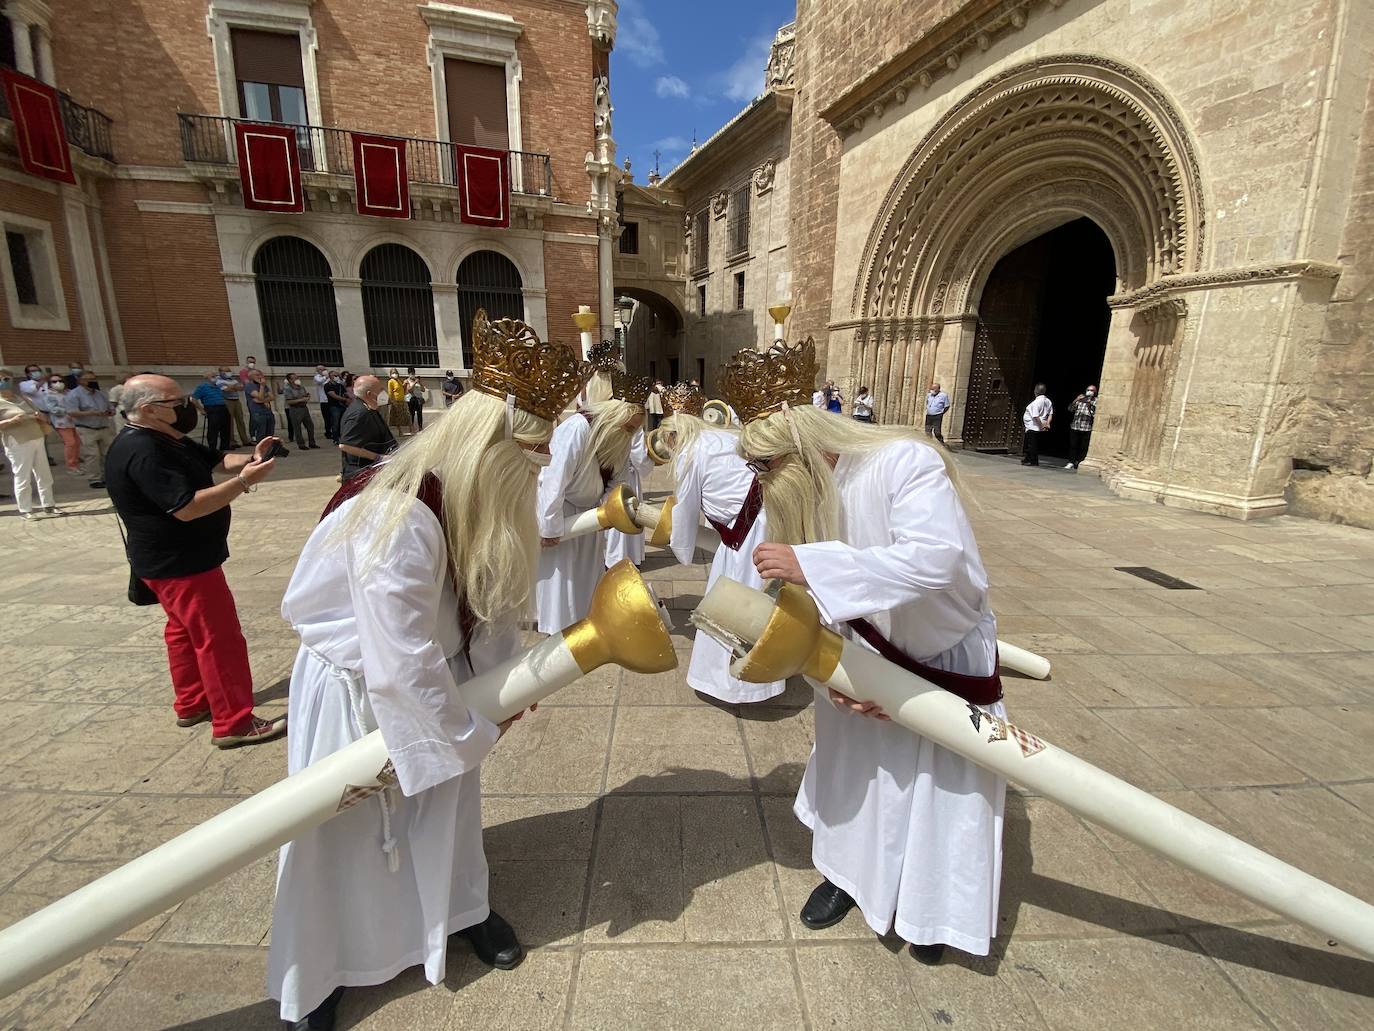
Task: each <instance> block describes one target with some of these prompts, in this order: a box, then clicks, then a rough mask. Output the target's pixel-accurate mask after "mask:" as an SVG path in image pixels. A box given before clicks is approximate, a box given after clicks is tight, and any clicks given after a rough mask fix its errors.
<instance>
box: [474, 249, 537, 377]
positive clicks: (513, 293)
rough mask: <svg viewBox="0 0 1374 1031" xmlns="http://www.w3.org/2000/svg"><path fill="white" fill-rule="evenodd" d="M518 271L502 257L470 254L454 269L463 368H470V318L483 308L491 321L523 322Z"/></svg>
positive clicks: (491, 252) (491, 254) (492, 253)
mask: <svg viewBox="0 0 1374 1031" xmlns="http://www.w3.org/2000/svg"><path fill="white" fill-rule="evenodd" d="M521 285H522V284H521V282H520V270H519V269H518V268H516V267H515V265H514V263H513V262H512V261H511V260H510V259H509V258H507V257H506V256H505V255H504V254H497V253H496V252H495V251H474V252H473V253H471V254H469V255H468V256H467V257H466V258H464V259H463V261H462V264H460V265H459V266H458V321H459V323H460V324H461V325H462V327H463V368H465V369H470V368H472V317H473V316H474V315H476V314H477V309H478V308H485V309H486V310H487V316H488V317H489V318H492V319H523V318H524V317H525V295H524V294H523V293H522V292H521V289H520V288H521Z"/></svg>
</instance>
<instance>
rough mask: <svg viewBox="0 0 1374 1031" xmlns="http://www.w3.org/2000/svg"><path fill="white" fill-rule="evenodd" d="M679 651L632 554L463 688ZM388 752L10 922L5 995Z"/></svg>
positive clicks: (510, 693) (297, 786) (270, 792)
mask: <svg viewBox="0 0 1374 1031" xmlns="http://www.w3.org/2000/svg"><path fill="white" fill-rule="evenodd" d="M676 661H677V660H676V656H675V654H674V652H673V645H672V640H671V639H670V638H669V636H668V629H667V627H666V626H665V625H664V624H663V622H662V620H661V618H660V616H659V612H658V606H657V602H656V601H654V600H653V596H652V594H651V593H650V592H649V590H648V588H647V587H646V586H645V585H644V582H643V581H642V580H640V578H639V575H638V573H637V572H636V571H635V570H634V567H633V566H632V565H631V564H630V563H629V562H621V563H618V564H617V565H616V566H615V567H614V568H612V569H611V570H610V571H608V572H607V573H606V575H605V576H604V577H602V580H601V582H600V583H599V584H598V585H597V593H596V597H595V598H594V600H593V602H592V614H591V615H590V616H589V617H588V618H587V619H585V620H582V621H580V622H578V623H576V624H574V625H573V626H571V627H569V628H568V629H566V630H564V631H563V632H562V633H561V634H559V635H556V636H553V637H547V638H545V639H544V640H542V641H540V642H539V643H538V644H536V645H535V646H534V647H533V648H531V649H529V651H527V652H525V653H524V654H522V655H518V656H516V657H515V658H512V659H510V660H509V661H508V662H506V663H504V664H503V665H501V666H498V667H497V668H496V669H493V670H490V671H488V672H486V673H483V674H482V675H481V676H478V677H475V678H473V679H472V680H469V681H468V682H467V683H465V684H463V685H462V686H461V687H460V688H459V689H458V690H459V693H460V694H461V695H462V696H463V701H464V702H465V703H466V704H467V706H468V708H470V709H472V710H473V711H474V712H477V713H480V714H481V715H482V716H485V717H486V718H487V719H489V720H491V721H492V722H493V723H501V722H504V721H505V720H508V719H510V718H511V717H512V716H514V715H515V714H516V713H519V712H522V711H524V710H525V709H527V708H529V707H530V706H531V705H533V704H534V703H535V702H538V701H540V700H541V699H544V698H547V697H548V696H549V695H551V694H553V693H554V692H555V691H557V690H558V689H559V688H561V687H565V686H567V685H568V684H570V683H572V682H573V681H575V680H577V679H578V678H579V677H581V676H582V675H583V674H584V673H589V672H591V671H592V670H593V669H595V668H596V667H597V666H600V665H603V664H604V663H606V662H617V663H619V664H620V665H623V666H625V667H626V668H631V669H635V668H637V669H638V671H639V672H646V673H658V672H663V671H664V670H669V669H672V668H673V667H674V666H675V665H676ZM386 762H387V750H386V743H385V742H384V741H383V740H382V735H381V732H380V731H373V732H372V733H371V734H368V735H367V736H366V737H364V738H362V739H361V740H359V741H355V742H353V744H351V745H348V746H347V747H346V748H341V749H339V751H337V752H335V753H333V754H332V755H329V756H326V757H325V758H323V759H321V760H319V761H318V762H315V763H312V764H311V765H310V766H308V767H306V768H305V769H304V770H301V771H300V772H299V773H295V774H293V775H292V776H290V777H287V778H286V779H285V780H281V781H278V782H277V783H276V784H273V785H272V786H271V787H269V788H267V789H266V790H264V791H260V792H258V793H257V794H256V795H254V796H252V797H251V798H248V799H245V800H244V801H242V802H240V803H239V804H238V805H235V806H233V807H232V808H230V809H228V810H226V811H225V812H223V813H220V814H219V815H218V816H215V817H212V818H211V819H209V820H207V821H206V822H204V823H202V824H200V825H198V826H196V827H193V828H192V829H191V830H189V831H187V832H185V833H184V834H180V835H178V836H177V837H175V838H173V839H172V840H171V841H169V842H167V843H166V844H164V845H160V846H159V847H157V848H155V849H153V850H152V851H151V852H148V853H146V854H145V855H142V856H140V857H139V858H137V859H135V860H133V861H132V862H130V863H126V864H125V865H124V866H121V867H119V868H118V869H116V870H114V871H112V872H110V873H108V874H106V875H105V876H104V877H101V878H99V879H98V880H95V881H92V882H91V883H90V884H87V885H86V886H85V887H83V888H79V889H77V890H76V891H74V892H73V893H72V894H70V895H67V896H66V897H64V898H61V899H59V900H58V901H56V902H54V903H53V904H52V905H50V906H47V907H46V908H44V909H40V910H39V911H38V912H37V913H34V914H33V915H32V916H28V917H25V918H24V919H23V920H20V921H19V922H18V923H16V924H13V925H11V926H10V927H7V928H5V930H3V931H0V997H3V996H5V995H8V994H9V993H11V992H13V991H16V990H17V989H19V988H21V987H23V986H24V985H26V984H28V983H29V982H31V981H34V980H37V979H38V978H40V977H42V976H43V975H44V974H47V973H49V972H51V971H53V970H56V969H57V968H58V967H60V966H62V965H63V964H65V963H69V962H70V961H72V960H74V959H76V958H77V957H79V956H81V955H83V954H84V953H86V952H89V951H90V950H91V949H93V948H96V947H98V946H100V945H102V944H104V943H105V942H107V941H109V940H110V939H111V938H114V937H115V936H116V935H118V934H119V933H120V932H122V931H125V930H128V929H129V928H130V927H134V926H137V925H138V924H140V923H142V922H143V921H144V920H147V919H148V918H149V917H152V916H156V915H157V914H158V913H161V912H162V911H164V910H165V909H167V908H168V907H170V906H173V905H175V904H176V903H178V902H181V901H182V900H184V899H186V898H188V897H189V896H191V895H193V894H194V893H195V892H197V891H199V890H200V889H201V888H204V887H206V886H207V885H210V884H213V883H214V882H216V881H218V880H220V879H222V878H224V877H226V876H228V875H229V874H231V873H233V872H234V871H235V870H237V869H239V868H240V867H243V866H246V865H248V864H249V863H251V862H253V861H254V860H255V859H260V858H261V857H262V856H265V855H267V854H268V853H269V852H271V851H272V850H273V849H274V848H277V847H278V846H280V845H282V844H283V843H284V842H287V841H290V840H291V839H292V838H295V837H297V836H299V835H300V834H302V833H304V832H305V831H307V830H309V829H311V828H312V827H317V826H319V825H320V824H322V823H324V822H325V821H326V820H329V819H330V818H332V817H334V816H337V815H338V814H339V813H341V812H343V811H344V809H346V808H348V807H349V805H350V804H352V803H350V802H349V800H348V797H346V796H347V795H348V794H349V793H350V792H355V793H357V789H362V791H363V792H365V791H366V790H367V789H368V788H373V789H377V790H380V788H381V782H380V781H379V776H381V775H382V774H383V767H384V766H385V765H386ZM374 793H375V791H374ZM362 797H367V796H366V795H365V794H362V796H361V797H359V798H356V799H355V801H360V800H361V798H362Z"/></svg>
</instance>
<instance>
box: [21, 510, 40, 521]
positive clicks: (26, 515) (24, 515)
mask: <svg viewBox="0 0 1374 1031" xmlns="http://www.w3.org/2000/svg"><path fill="white" fill-rule="evenodd" d="M19 518H21V519H23V520H24V522H26V523H29V522H32V521H33V520H35V519H37V518H38V516H37V514H36V513H34V512H20V513H19Z"/></svg>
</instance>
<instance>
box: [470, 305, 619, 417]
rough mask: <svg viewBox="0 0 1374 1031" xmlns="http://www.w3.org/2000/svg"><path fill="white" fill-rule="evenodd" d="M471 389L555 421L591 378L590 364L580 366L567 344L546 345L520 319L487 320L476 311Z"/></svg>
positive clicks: (581, 362) (473, 326) (484, 315)
mask: <svg viewBox="0 0 1374 1031" xmlns="http://www.w3.org/2000/svg"><path fill="white" fill-rule="evenodd" d="M472 368H473V372H472V385H473V388H474V389H476V390H480V391H481V392H482V393H484V394H490V395H492V396H493V397H499V398H502V399H503V400H504V399H505V397H506V395H507V394H510V395H511V396H513V397H514V398H515V405H516V407H517V408H520V409H523V410H524V411H526V412H529V413H530V414H531V415H537V416H539V418H541V419H547V420H549V421H550V422H556V421H557V419H558V415H559V413H560V412H562V411H563V409H564V408H566V407H567V406H568V402H569V401H571V400H572V399H573V396H574V395H575V394H576V393H577V392H578V391H579V390H581V389H582V387H583V385H584V384H585V383H586V382H587V380H588V379H590V378H591V374H592V366H591V363H590V362H585V361H580V360H579V359H578V357H577V353H576V352H575V351H574V350H573V349H572V348H571V347H569V346H567V345H566V344H555V343H544V342H543V341H541V340H540V339H539V337H538V335H537V334H536V333H535V332H534V330H532V329H530V327H529V326H527V325H525V324H524V323H523V322H521V321H520V320H519V319H497V320H496V321H494V322H492V321H489V320H488V319H487V313H486V311H485V310H483V309H481V308H478V309H477V314H476V315H474V316H473V319H472Z"/></svg>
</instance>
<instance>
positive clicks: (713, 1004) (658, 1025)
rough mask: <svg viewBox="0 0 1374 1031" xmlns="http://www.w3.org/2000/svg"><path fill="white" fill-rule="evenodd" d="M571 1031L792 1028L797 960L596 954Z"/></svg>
mask: <svg viewBox="0 0 1374 1031" xmlns="http://www.w3.org/2000/svg"><path fill="white" fill-rule="evenodd" d="M568 1026H569V1027H570V1028H572V1029H573V1031H663V1029H665V1028H672V1029H673V1031H719V1029H720V1028H725V1027H749V1028H752V1029H756V1031H794V1029H796V1028H798V1027H802V1026H803V1022H802V1011H801V1001H800V1000H799V999H798V997H797V987H796V980H795V977H794V975H793V972H792V963H791V960H790V958H789V957H788V954H787V952H786V951H784V950H782V949H776V948H774V949H766V948H758V949H752V948H709V947H702V948H695V949H679V950H671V951H669V950H662V949H656V948H642V949H615V950H607V951H592V952H588V953H587V954H586V955H584V956H583V957H582V965H581V968H580V970H579V971H578V981H577V994H576V996H575V998H574V1001H573V1010H572V1020H571V1022H570V1024H569V1025H568Z"/></svg>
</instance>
